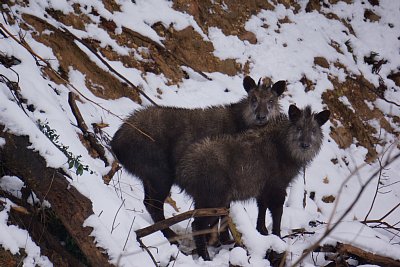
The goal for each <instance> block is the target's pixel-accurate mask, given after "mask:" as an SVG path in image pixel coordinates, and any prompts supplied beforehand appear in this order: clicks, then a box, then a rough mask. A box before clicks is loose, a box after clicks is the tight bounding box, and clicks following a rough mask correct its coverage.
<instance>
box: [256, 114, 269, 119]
mask: <svg viewBox="0 0 400 267" xmlns="http://www.w3.org/2000/svg"><path fill="white" fill-rule="evenodd" d="M266 117H267V115H260V114H257V116H256V118H257V120H264V119H265V118H266Z"/></svg>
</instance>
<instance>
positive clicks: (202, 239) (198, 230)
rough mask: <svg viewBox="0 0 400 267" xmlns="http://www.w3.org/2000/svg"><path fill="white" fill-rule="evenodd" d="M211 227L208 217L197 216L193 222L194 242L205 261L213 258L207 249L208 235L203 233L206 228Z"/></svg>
mask: <svg viewBox="0 0 400 267" xmlns="http://www.w3.org/2000/svg"><path fill="white" fill-rule="evenodd" d="M208 228H209V219H208V218H204V217H203V218H195V219H194V221H193V223H192V232H193V235H194V236H193V238H194V242H195V244H196V249H197V254H198V255H199V256H200V257H202V258H203V259H204V260H205V261H209V260H211V258H210V255H209V254H208V250H207V237H206V234H205V233H203V231H204V230H207V229H208Z"/></svg>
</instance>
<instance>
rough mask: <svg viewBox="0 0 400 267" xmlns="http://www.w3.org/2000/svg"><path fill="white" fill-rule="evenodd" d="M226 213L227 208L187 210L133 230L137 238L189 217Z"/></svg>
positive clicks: (227, 212)
mask: <svg viewBox="0 0 400 267" xmlns="http://www.w3.org/2000/svg"><path fill="white" fill-rule="evenodd" d="M228 214H229V211H228V209H227V208H208V209H197V210H189V211H186V212H184V213H181V214H179V215H176V216H174V217H171V218H168V219H166V220H163V221H160V222H156V223H155V224H153V225H150V226H148V227H145V228H142V229H139V230H136V231H135V233H136V238H137V239H139V238H142V237H144V236H147V235H150V234H152V233H154V232H157V231H159V230H162V229H165V228H168V227H170V226H171V225H173V224H176V223H178V222H181V221H184V220H187V219H189V218H194V217H210V216H223V215H228Z"/></svg>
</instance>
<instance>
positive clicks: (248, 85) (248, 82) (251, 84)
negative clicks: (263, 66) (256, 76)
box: [243, 76, 257, 92]
mask: <svg viewBox="0 0 400 267" xmlns="http://www.w3.org/2000/svg"><path fill="white" fill-rule="evenodd" d="M256 86H257V85H256V82H255V81H254V80H253V78H251V77H250V76H246V77H244V79H243V87H244V89H245V90H246V92H249V91H250V90H251V89H254V88H256Z"/></svg>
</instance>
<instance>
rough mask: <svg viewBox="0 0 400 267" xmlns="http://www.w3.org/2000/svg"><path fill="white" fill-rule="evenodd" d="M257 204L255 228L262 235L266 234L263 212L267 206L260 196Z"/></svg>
mask: <svg viewBox="0 0 400 267" xmlns="http://www.w3.org/2000/svg"><path fill="white" fill-rule="evenodd" d="M257 206H258V217H257V227H256V229H257V230H258V232H260V234H262V235H268V230H267V227H266V226H265V213H266V211H267V208H268V204H267V201H266V200H265V199H262V198H258V199H257Z"/></svg>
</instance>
